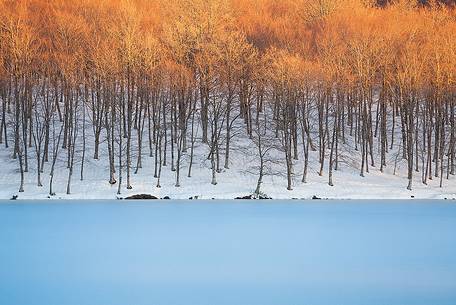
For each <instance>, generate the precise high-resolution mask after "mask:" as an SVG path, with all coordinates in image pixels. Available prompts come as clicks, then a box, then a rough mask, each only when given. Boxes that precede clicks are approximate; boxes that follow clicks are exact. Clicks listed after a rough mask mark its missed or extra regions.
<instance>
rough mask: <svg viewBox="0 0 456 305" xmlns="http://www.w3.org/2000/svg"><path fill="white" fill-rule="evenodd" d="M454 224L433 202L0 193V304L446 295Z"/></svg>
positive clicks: (339, 300) (427, 304)
mask: <svg viewBox="0 0 456 305" xmlns="http://www.w3.org/2000/svg"><path fill="white" fill-rule="evenodd" d="M55 203H58V204H55ZM454 232H456V205H455V204H452V203H446V204H445V203H443V202H442V201H428V202H421V201H420V202H416V201H415V202H410V201H408V202H395V203H390V204H383V203H381V202H372V201H361V202H352V201H350V202H347V201H345V202H339V201H336V202H331V203H328V202H325V203H318V204H317V203H315V202H311V203H306V204H294V203H292V202H290V201H279V202H270V201H268V204H256V203H252V202H237V203H232V202H226V201H225V202H223V201H215V202H214V201H211V202H210V203H209V202H185V203H184V202H176V201H172V200H171V201H165V202H153V203H150V202H147V203H138V202H137V201H136V202H125V201H116V200H112V201H111V203H107V202H106V201H103V202H98V203H97V202H93V201H90V204H84V202H82V203H81V202H74V203H68V202H67V203H65V202H62V201H58V202H49V201H45V202H40V201H32V202H28V203H27V202H18V203H12V202H11V201H4V202H0V243H1V245H2V246H1V247H0V304H5V305H101V304H109V305H128V304H133V305H214V304H216V305H284V304H286V305H293V304H296V305H301V304H302V305H454V304H456V276H455V275H456V247H455V245H456V235H455V234H454Z"/></svg>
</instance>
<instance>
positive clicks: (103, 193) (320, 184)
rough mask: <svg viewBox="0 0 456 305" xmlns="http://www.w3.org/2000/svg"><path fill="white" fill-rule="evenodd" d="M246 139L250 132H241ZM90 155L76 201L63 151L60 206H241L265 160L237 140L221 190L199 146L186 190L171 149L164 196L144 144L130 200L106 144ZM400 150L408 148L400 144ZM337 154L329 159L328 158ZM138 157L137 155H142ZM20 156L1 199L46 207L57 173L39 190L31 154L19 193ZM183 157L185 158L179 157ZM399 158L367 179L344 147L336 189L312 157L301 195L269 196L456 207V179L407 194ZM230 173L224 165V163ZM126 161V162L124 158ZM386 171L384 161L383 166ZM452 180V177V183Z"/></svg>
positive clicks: (297, 170)
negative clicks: (126, 202)
mask: <svg viewBox="0 0 456 305" xmlns="http://www.w3.org/2000/svg"><path fill="white" fill-rule="evenodd" d="M241 134H242V132H241ZM86 139H87V146H88V151H87V153H86V161H85V169H84V180H83V181H80V165H81V161H80V160H81V155H82V154H81V151H80V147H81V145H82V144H81V143H80V141H79V143H78V149H79V152H78V153H77V154H76V160H75V169H74V175H73V178H72V186H71V189H72V194H70V195H67V194H66V182H67V179H68V169H67V168H66V163H65V160H66V159H65V157H66V151H65V150H63V149H60V152H59V160H58V162H57V165H56V176H55V178H54V191H55V192H56V196H55V197H53V198H55V199H114V198H118V197H120V198H125V197H127V196H129V195H133V194H143V193H146V194H152V195H154V196H156V197H164V196H169V197H171V198H172V199H188V198H189V197H195V196H197V197H198V198H199V199H212V198H216V199H233V198H235V197H237V196H245V195H248V194H251V193H252V192H253V191H254V190H255V187H256V181H257V175H256V173H257V170H256V169H255V168H254V167H255V166H257V163H258V160H257V159H258V158H257V157H256V150H255V149H256V148H255V147H254V145H253V144H252V142H251V141H250V140H249V139H247V138H242V137H241V140H239V139H238V138H234V141H233V143H232V150H231V158H230V161H231V162H230V169H223V172H222V173H220V174H217V180H218V184H217V185H215V186H214V185H211V183H210V182H211V169H210V161H209V160H207V158H206V157H207V154H208V147H207V145H205V144H202V143H201V142H200V141H199V140H198V141H197V142H196V151H195V160H194V165H193V169H192V177H191V178H188V177H187V171H188V155H187V156H184V158H183V159H184V161H183V162H182V164H183V165H182V168H181V186H180V187H175V172H173V171H171V167H170V161H171V156H170V153H169V149H168V166H167V167H164V168H163V170H162V179H161V186H162V187H161V188H157V187H156V178H154V177H153V168H154V166H153V165H154V158H150V157H149V152H148V148H147V146H148V144H147V143H144V144H143V145H144V148H143V167H142V168H141V169H140V170H139V173H138V174H133V172H134V170H135V165H136V157H135V156H134V157H133V160H132V183H131V184H132V186H133V189H132V190H127V189H126V185H125V176H126V173H125V170H124V173H123V184H124V185H123V187H122V194H121V195H117V194H116V192H117V184H116V185H110V184H109V183H108V180H109V167H108V166H109V165H108V160H107V157H106V156H107V152H106V144H105V143H101V145H100V156H101V158H100V160H94V159H93V158H92V156H93V149H91V145H92V143H93V136H92V133H91V131H90V130H88V131H87V135H86ZM397 142H400V141H397ZM328 153H329V152H328ZM134 154H136V152H134ZM275 154H276V156H275V157H276V158H277V159H282V160H283V159H284V157H283V155H281V152H278V151H277V152H275ZM11 155H12V149H11V147H10V148H9V149H5V148H4V147H2V148H1V149H0V165H1V167H0V199H10V198H12V197H13V196H18V199H46V198H48V197H49V196H48V193H49V184H48V180H49V176H48V173H49V167H50V164H46V165H45V173H44V174H43V175H42V181H43V185H44V186H43V187H38V186H36V185H37V182H36V170H35V159H34V158H35V157H34V151H33V148H31V149H30V152H29V162H30V170H29V172H28V173H26V184H25V192H24V193H18V188H19V181H20V180H19V179H20V176H19V172H18V168H19V165H18V161H17V160H13V159H11ZM176 155H177V153H176ZM395 156H396V153H393V152H392V153H390V154H389V156H388V158H390V159H389V160H388V164H390V165H389V167H387V168H386V170H385V172H384V173H381V172H380V170H379V167H378V166H377V167H373V168H372V167H371V168H370V172H369V173H366V174H365V177H360V175H359V170H358V168H359V167H360V166H359V162H360V157H359V151H358V152H357V151H349V150H347V146H342V148H341V156H340V160H341V162H340V168H339V170H338V171H334V186H333V187H331V186H329V185H328V170H327V163H328V162H327V160H326V161H325V162H326V168H325V173H324V175H323V176H321V177H320V176H319V175H318V170H319V163H318V162H317V160H318V159H317V158H318V152H310V163H309V170H308V178H307V181H308V183H302V182H301V178H302V177H301V175H302V170H303V162H302V155H301V160H299V161H295V162H294V180H293V190H292V191H288V190H287V189H286V177H285V175H284V174H282V175H274V176H272V175H271V176H266V177H265V178H264V183H263V186H262V191H263V192H264V193H265V194H267V195H268V196H270V197H272V198H274V199H292V198H297V199H302V198H304V199H308V198H312V197H313V196H317V197H319V198H332V199H411V198H418V199H419V198H421V199H445V198H446V199H455V198H456V178H455V177H454V176H450V180H447V179H444V180H443V188H440V187H439V182H440V181H439V178H434V180H432V181H429V182H428V185H423V184H422V183H421V181H420V178H421V173H415V177H414V187H413V190H412V191H408V190H406V186H407V178H406V161H405V160H402V161H399V162H398V164H397V169H396V175H393V165H392V164H394V158H395ZM221 159H222V160H221V162H222V163H221V167H222V168H223V160H224V157H223V155H222V158H221ZM124 160H125V157H124ZM376 162H377V163H378V160H377V161H376ZM276 170H277V171H281V172H282V173H285V165H284V164H280V165H277V166H276ZM445 178H446V177H445Z"/></svg>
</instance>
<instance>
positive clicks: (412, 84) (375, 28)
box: [0, 0, 456, 195]
mask: <svg viewBox="0 0 456 305" xmlns="http://www.w3.org/2000/svg"><path fill="white" fill-rule="evenodd" d="M381 2H386V1H381ZM447 2H451V1H447ZM455 33H456V10H455V9H453V7H452V6H451V5H445V4H441V3H440V2H437V1H427V2H426V3H425V4H423V3H422V2H421V1H412V0H398V1H388V2H387V3H383V5H379V3H377V2H376V1H369V0H318V1H315V0H174V1H169V0H149V1H148V0H78V1H76V0H74V1H71V0H69V1H65V0H0V115H1V117H0V143H1V146H2V147H1V148H0V149H2V150H7V151H8V152H9V157H10V158H11V162H15V164H16V165H17V187H18V191H19V192H23V191H24V181H25V177H26V175H32V174H33V175H34V176H36V177H34V179H36V180H35V181H36V184H37V185H38V186H42V187H46V188H47V190H46V192H48V193H49V195H54V194H55V191H54V189H53V184H54V183H56V182H55V181H53V177H54V176H55V171H56V170H57V166H56V164H57V163H58V162H64V163H65V170H66V171H67V172H66V173H67V174H66V177H67V179H66V181H64V182H62V181H59V183H65V185H66V192H67V194H70V193H71V192H72V189H71V186H72V181H73V180H74V179H81V180H83V179H84V171H85V170H87V168H86V167H87V166H86V164H87V160H89V158H90V159H95V160H99V159H100V160H103V162H105V163H106V164H107V165H108V166H109V176H106V177H105V181H106V183H108V182H109V183H110V184H111V185H115V186H116V189H117V192H118V194H120V193H121V192H122V191H123V190H125V189H132V188H134V183H133V182H132V176H133V175H134V174H135V173H137V172H138V171H144V170H146V169H145V168H144V169H143V168H142V167H143V166H142V165H143V162H144V159H145V158H150V159H151V160H153V164H154V166H153V168H147V171H148V174H149V175H150V179H151V180H154V181H155V184H156V186H157V187H160V184H161V181H160V178H161V177H162V171H164V170H168V171H173V172H174V173H175V174H174V177H175V181H173V183H174V184H175V186H176V187H179V186H181V184H182V177H183V176H185V177H190V176H191V175H192V166H194V158H193V157H194V153H195V152H194V151H195V147H196V146H197V145H200V146H201V145H202V146H203V147H205V157H207V160H208V162H209V164H210V166H209V167H208V170H207V178H208V181H210V182H211V183H212V184H213V185H216V184H217V183H218V179H223V175H222V171H223V170H229V169H230V165H231V162H232V158H233V154H234V153H238V152H237V150H239V145H240V144H239V143H241V146H242V145H244V146H248V147H253V148H254V151H255V160H256V161H257V163H258V165H257V166H256V167H255V176H256V177H257V178H256V179H257V180H256V181H257V182H256V190H255V192H256V193H257V194H259V193H260V192H261V184H262V182H263V179H264V177H265V176H266V175H272V174H277V173H272V172H271V170H270V167H271V166H273V167H274V168H276V169H277V168H278V169H279V171H280V172H281V174H283V176H284V177H285V179H286V185H284V187H286V188H287V189H288V190H291V189H292V188H293V185H294V183H296V181H299V183H306V182H308V172H309V160H310V158H311V156H315V158H316V160H318V167H319V169H318V175H320V176H324V177H327V183H328V184H329V185H330V186H332V185H334V183H336V181H335V179H334V177H335V176H336V175H337V174H336V173H337V171H338V170H340V167H341V162H343V159H344V154H351V155H353V156H356V158H357V162H355V163H353V164H351V166H352V167H353V168H354V169H355V170H356V172H357V173H358V174H359V175H360V176H364V175H367V174H368V173H369V171H370V170H371V169H372V168H379V170H380V171H381V172H383V171H384V170H386V169H387V168H388V169H390V170H391V171H394V172H395V168H396V166H397V164H398V163H399V162H404V164H406V177H404V186H403V187H404V189H405V188H407V189H409V190H412V188H413V187H414V185H415V184H414V183H423V184H427V183H428V182H429V181H430V180H437V181H438V183H439V185H440V187H442V186H444V184H445V183H446V181H449V182H447V183H454V182H450V179H452V177H454V175H455V174H456V171H455V170H456V151H455V142H456V127H455V106H456V78H455V77H456V47H455V46H456V35H455ZM234 143H237V145H234ZM59 160H60V161H59ZM2 162H5V161H2ZM32 169H33V170H32ZM59 170H60V169H59ZM89 170H90V169H89ZM0 171H1V169H0ZM297 173H299V175H298V174H297ZM44 175H48V176H49V177H50V180H49V184H48V185H44V183H43V176H44ZM338 183H343V181H338Z"/></svg>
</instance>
